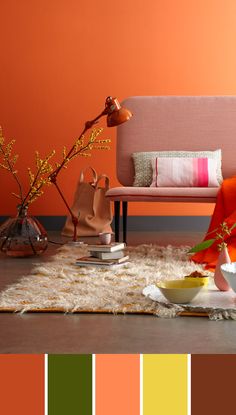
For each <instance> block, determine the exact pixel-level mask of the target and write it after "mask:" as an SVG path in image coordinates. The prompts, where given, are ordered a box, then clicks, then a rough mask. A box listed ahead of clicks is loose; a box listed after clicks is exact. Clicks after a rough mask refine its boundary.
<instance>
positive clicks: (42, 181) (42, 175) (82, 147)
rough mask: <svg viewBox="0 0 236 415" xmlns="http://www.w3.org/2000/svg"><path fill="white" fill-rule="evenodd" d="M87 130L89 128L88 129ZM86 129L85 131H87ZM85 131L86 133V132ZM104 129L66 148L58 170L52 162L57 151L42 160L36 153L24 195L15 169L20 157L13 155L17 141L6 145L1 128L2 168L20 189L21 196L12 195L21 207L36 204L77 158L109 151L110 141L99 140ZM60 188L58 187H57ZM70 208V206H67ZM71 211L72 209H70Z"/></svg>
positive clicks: (82, 135) (93, 132) (57, 166)
mask: <svg viewBox="0 0 236 415" xmlns="http://www.w3.org/2000/svg"><path fill="white" fill-rule="evenodd" d="M86 129H87V128H86ZM86 129H85V130H86ZM85 130H84V131H85ZM102 131H103V129H102V128H99V129H95V128H94V129H93V130H92V131H91V133H90V136H89V137H88V138H87V139H86V138H85V135H84V134H83V133H82V134H81V135H80V137H79V138H78V139H76V141H75V143H74V145H73V146H72V148H71V149H70V150H69V151H68V152H67V149H66V147H64V148H63V151H62V161H61V162H60V163H58V162H56V163H55V166H56V168H53V165H52V164H51V162H50V160H51V159H52V158H53V157H54V155H55V150H53V151H52V152H51V153H49V154H48V155H47V156H46V157H45V158H40V155H39V152H38V151H36V152H35V165H36V170H35V172H33V171H32V169H31V168H30V167H29V168H28V175H29V190H28V192H27V193H26V194H25V195H24V194H23V189H22V185H21V183H20V180H19V177H18V171H17V170H16V169H15V164H16V162H17V159H18V155H17V154H14V155H12V149H13V145H14V143H15V140H11V141H10V142H9V143H7V144H6V143H5V139H4V137H3V132H2V128H1V127H0V156H2V161H1V162H0V168H2V169H4V170H8V171H10V173H11V174H12V175H13V177H14V180H15V181H16V182H17V185H18V187H19V194H16V193H12V194H13V195H14V196H15V197H16V198H17V199H19V201H20V205H21V206H22V208H23V207H27V206H28V205H29V204H31V203H32V202H34V201H35V200H36V199H37V198H38V197H40V196H41V195H42V194H43V190H42V188H43V186H45V185H50V184H51V183H54V184H55V183H56V177H57V175H58V173H59V172H60V170H61V169H62V168H67V165H68V163H69V162H70V161H71V160H73V159H74V158H75V157H77V156H84V157H89V156H91V150H92V149H94V150H95V149H96V150H109V149H110V147H109V146H108V145H107V143H110V140H109V139H98V136H99V135H100V134H101V133H102ZM57 187H58V185H57ZM67 207H68V205H67ZM69 210H70V208H69Z"/></svg>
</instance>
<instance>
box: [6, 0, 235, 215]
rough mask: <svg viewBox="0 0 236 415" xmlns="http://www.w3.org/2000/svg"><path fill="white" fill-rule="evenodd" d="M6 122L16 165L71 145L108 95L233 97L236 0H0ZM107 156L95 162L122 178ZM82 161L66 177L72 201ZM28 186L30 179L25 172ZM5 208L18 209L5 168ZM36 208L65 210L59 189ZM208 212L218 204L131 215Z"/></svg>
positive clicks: (134, 209)
mask: <svg viewBox="0 0 236 415" xmlns="http://www.w3.org/2000/svg"><path fill="white" fill-rule="evenodd" d="M0 16H1V24H0V50H1V64H0V124H1V125H2V127H3V128H4V132H5V135H6V136H7V137H9V138H10V137H14V138H15V139H16V140H17V144H16V149H17V152H18V153H19V154H20V161H19V163H18V168H19V170H20V171H22V172H23V171H25V170H26V167H28V166H30V165H32V157H33V153H34V150H36V149H38V150H39V151H41V152H42V153H45V152H48V151H49V150H50V149H52V148H55V149H56V150H57V151H60V149H61V148H62V146H63V145H67V146H69V145H70V144H71V143H72V140H73V138H75V137H76V136H78V134H79V132H80V131H81V128H82V126H83V122H84V121H85V120H88V119H91V118H93V117H94V116H96V115H97V114H98V113H99V112H100V111H101V110H102V109H103V105H104V100H105V98H106V96H107V95H113V96H117V97H118V98H119V99H120V100H122V99H123V98H125V97H128V96H131V95H221V94H222V95H225V94H232V95H234V94H236V76H235V74H236V53H235V39H236V2H235V0H147V1H144V0H120V1H119V2H111V1H108V0H99V1H98V0H90V1H88V0H79V1H78V0H50V1H48V0H21V1H19V0H1V2H0ZM104 136H105V137H110V138H112V139H113V144H112V150H111V152H110V153H109V154H108V153H106V152H105V153H100V154H97V153H95V152H94V153H93V156H92V159H91V160H89V162H90V163H92V165H93V166H94V167H95V168H96V169H98V170H99V171H101V172H106V173H108V174H109V175H110V176H111V178H112V185H115V184H116V183H117V182H116V180H115V131H114V129H109V130H107V129H106V130H105V132H104ZM86 163H87V160H84V159H83V158H80V159H77V161H74V162H73V165H71V166H70V167H69V168H68V170H67V171H65V172H64V173H63V174H62V175H61V177H60V183H61V185H62V187H63V188H64V190H65V194H66V197H67V198H68V199H69V200H70V201H71V200H72V195H73V192H74V188H75V184H76V180H77V177H78V173H79V171H80V168H81V166H84V165H85V164H86ZM23 181H24V183H25V185H26V183H27V179H26V175H23ZM0 183H1V205H0V214H8V213H14V211H15V204H16V202H15V200H14V198H13V197H11V196H10V190H12V191H14V190H15V186H14V183H13V181H12V179H11V178H10V177H8V176H7V174H6V173H5V172H4V171H0ZM32 211H33V213H35V214H41V215H47V214H48V215H54V214H64V213H65V209H64V205H63V204H62V202H61V201H60V199H59V197H58V196H57V193H56V191H55V189H54V188H52V187H51V188H50V189H46V194H45V195H44V196H43V197H42V198H41V199H40V200H38V201H37V202H36V203H35V204H34V205H33V206H32ZM157 211H158V212H159V213H160V214H190V215H191V214H199V215H202V214H209V213H211V211H212V206H211V205H205V206H199V205H198V206H195V205H177V206H173V205H172V206H171V205H168V204H167V205H165V204H163V205H158V206H157V204H155V203H150V204H148V209H147V205H146V204H137V203H136V204H132V206H130V213H131V214H147V212H148V213H149V214H155V213H156V212H157Z"/></svg>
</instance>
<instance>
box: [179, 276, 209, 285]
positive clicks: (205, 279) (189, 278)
mask: <svg viewBox="0 0 236 415" xmlns="http://www.w3.org/2000/svg"><path fill="white" fill-rule="evenodd" d="M184 278H185V280H186V281H193V282H195V281H196V282H197V281H200V282H203V285H208V283H209V277H207V276H205V277H184Z"/></svg>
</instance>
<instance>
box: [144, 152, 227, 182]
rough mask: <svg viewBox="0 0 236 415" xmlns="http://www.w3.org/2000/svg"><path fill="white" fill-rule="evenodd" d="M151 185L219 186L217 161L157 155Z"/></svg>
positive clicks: (153, 165)
mask: <svg viewBox="0 0 236 415" xmlns="http://www.w3.org/2000/svg"><path fill="white" fill-rule="evenodd" d="M152 169H153V177H152V184H151V187H218V186H219V182H218V180H217V174H216V171H217V163H216V160H214V159H210V158H183V157H157V158H155V159H153V160H152Z"/></svg>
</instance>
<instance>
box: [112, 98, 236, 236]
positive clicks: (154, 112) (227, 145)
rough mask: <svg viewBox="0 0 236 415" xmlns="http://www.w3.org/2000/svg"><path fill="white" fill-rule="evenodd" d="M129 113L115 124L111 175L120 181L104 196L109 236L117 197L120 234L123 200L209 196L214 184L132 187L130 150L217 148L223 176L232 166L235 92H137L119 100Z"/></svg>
mask: <svg viewBox="0 0 236 415" xmlns="http://www.w3.org/2000/svg"><path fill="white" fill-rule="evenodd" d="M122 104H123V105H124V106H125V107H127V108H129V109H130V110H131V111H132V113H133V117H132V119H131V120H130V121H129V122H127V123H125V124H122V125H120V126H119V127H118V128H117V178H118V180H119V182H120V184H121V185H122V186H119V187H115V188H111V189H110V190H109V191H108V192H107V194H106V195H107V197H109V199H110V200H111V201H114V204H115V239H116V241H119V218H120V202H122V213H123V240H124V241H126V234H127V208H128V202H139V201H146V202H181V203H185V202H194V203H196V202H199V203H204V202H208V203H209V202H215V201H216V195H217V191H218V188H204V187H203V188H194V187H192V188H184V187H183V188H163V187H162V188H153V187H134V186H133V181H134V165H133V160H132V153H134V152H141V151H164V150H167V151H168V150H187V151H201V150H216V149H219V148H221V149H222V173H223V177H224V178H226V177H230V176H232V175H234V174H235V172H236V97H235V96H215V97H208V96H194V97H191V96H189V97H184V96H165V97H162V96H161V97H160V96H142V97H141V96H140V97H138V96H137V97H130V98H128V99H126V100H125V101H124V102H123V103H122Z"/></svg>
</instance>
